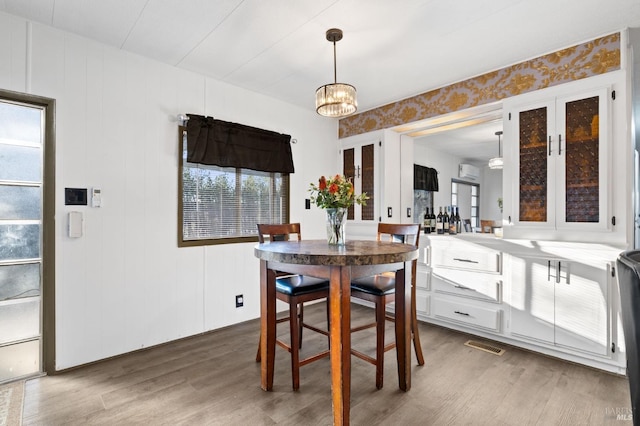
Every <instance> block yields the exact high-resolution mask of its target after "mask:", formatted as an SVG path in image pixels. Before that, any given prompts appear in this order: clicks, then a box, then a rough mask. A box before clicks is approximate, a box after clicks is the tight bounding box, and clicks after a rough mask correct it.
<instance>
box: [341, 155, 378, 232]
mask: <svg viewBox="0 0 640 426" xmlns="http://www.w3.org/2000/svg"><path fill="white" fill-rule="evenodd" d="M376 147H377V145H376V144H375V143H365V144H362V145H358V146H355V147H352V148H345V149H343V150H342V173H343V174H344V176H345V177H346V178H348V179H351V181H352V182H353V185H354V187H355V191H356V194H361V193H363V192H365V193H366V194H367V196H368V197H369V199H368V200H367V205H366V206H360V205H357V204H356V205H353V206H351V207H349V211H348V216H347V219H348V220H363V221H373V220H376V218H375V209H374V207H375V204H376V193H375V192H376V191H375V173H376V163H375V161H376V157H377V149H376Z"/></svg>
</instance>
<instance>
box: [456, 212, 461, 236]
mask: <svg viewBox="0 0 640 426" xmlns="http://www.w3.org/2000/svg"><path fill="white" fill-rule="evenodd" d="M456 230H457V231H458V234H459V233H461V232H462V220H460V212H459V210H458V207H456Z"/></svg>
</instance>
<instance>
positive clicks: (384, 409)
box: [23, 304, 631, 426]
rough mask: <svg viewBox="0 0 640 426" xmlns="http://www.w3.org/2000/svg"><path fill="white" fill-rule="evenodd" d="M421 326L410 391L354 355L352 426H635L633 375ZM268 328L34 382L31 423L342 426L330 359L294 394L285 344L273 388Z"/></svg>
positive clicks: (307, 341) (313, 313) (310, 314)
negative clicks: (261, 339)
mask: <svg viewBox="0 0 640 426" xmlns="http://www.w3.org/2000/svg"><path fill="white" fill-rule="evenodd" d="M324 306H325V305H324V304H318V305H314V306H310V307H308V308H307V309H306V312H305V313H306V317H307V319H311V320H313V322H314V323H316V324H318V325H324V324H323V322H324V318H325V316H324ZM353 311H354V313H353V321H352V323H353V324H358V323H362V320H363V319H365V316H366V319H372V318H373V311H372V310H370V309H368V308H364V307H362V306H356V305H354V307H353ZM390 327H391V326H390ZM390 327H389V330H390V331H391V328H390ZM420 327H421V328H420V334H421V338H422V344H423V348H424V354H425V359H426V364H425V365H424V366H422V367H417V366H416V367H414V368H413V372H412V389H411V390H410V391H409V392H407V393H404V392H401V391H400V390H399V389H398V381H397V373H396V361H395V352H393V351H390V352H387V355H386V358H385V362H386V365H385V373H384V374H385V376H384V377H385V385H384V388H383V389H381V390H376V387H375V371H374V367H373V366H372V365H370V364H367V363H365V362H363V361H361V360H359V359H357V358H352V391H351V422H352V424H353V425H366V426H373V425H465V424H469V425H528V424H531V425H603V424H615V425H621V424H631V422H630V421H627V422H621V421H620V420H616V413H617V412H621V411H622V412H623V413H624V412H625V410H628V409H629V407H630V401H629V388H628V383H627V380H626V378H624V377H620V376H616V375H612V374H609V373H604V372H600V371H598V370H593V369H590V368H586V367H582V366H579V365H574V364H570V363H567V362H563V361H560V360H556V359H553V358H548V357H544V356H541V355H537V354H534V353H531V352H527V351H523V350H520V349H516V348H512V347H507V346H505V345H502V347H504V348H506V353H505V354H504V355H502V356H496V355H494V354H490V353H486V352H483V351H480V350H478V349H473V348H469V347H467V346H464V342H466V341H467V340H468V339H469V336H467V335H465V334H461V333H457V332H453V331H450V330H447V329H444V328H439V327H435V326H431V325H428V324H423V323H421V325H420ZM287 330H288V326H287V325H286V324H282V325H280V326H279V333H280V334H282V335H285V336H286V335H287V334H288V331H287ZM372 333H373V330H367V331H363V332H359V333H357V335H354V337H353V344H354V346H357V347H358V348H360V349H363V350H366V351H368V352H371V353H372V352H373V343H374V342H373V339H372V338H373V334H372ZM258 334H259V323H258V321H257V320H256V321H251V322H248V323H243V324H239V325H235V326H232V327H229V328H227V329H224V330H219V331H215V332H212V333H208V334H206V335H202V336H197V337H194V338H189V339H185V340H182V341H179V342H174V343H171V344H167V345H163V346H160V347H156V348H152V349H149V350H145V351H141V352H137V353H134V354H130V355H126V356H122V357H118V358H115V359H112V360H108V361H104V362H100V363H97V364H94V365H90V366H86V367H82V368H79V369H76V370H73V371H70V372H67V373H63V374H59V375H56V376H48V377H41V378H37V379H32V380H29V381H27V384H26V391H25V405H24V415H23V424H25V425H127V424H132V425H136V424H145V425H165V424H166V425H204V424H206V425H247V426H248V425H273V424H278V425H329V424H331V422H332V418H331V399H330V384H329V379H330V375H329V360H328V359H326V358H325V359H323V360H320V361H318V362H315V363H312V364H309V365H307V366H305V367H302V369H301V385H300V391H299V392H293V391H292V390H291V371H290V364H289V361H290V358H289V355H288V353H287V352H285V351H284V350H282V349H280V348H276V371H275V380H274V390H273V392H264V391H262V390H261V389H260V364H258V363H256V362H255V361H254V357H255V352H256V344H257V341H258ZM390 334H391V333H390ZM388 337H389V338H392V337H393V335H392V334H391V335H389V336H388ZM476 340H477V339H476ZM323 346H326V337H323V336H321V335H318V334H315V333H313V332H310V331H308V330H305V336H304V347H303V349H304V351H303V352H305V353H311V352H313V351H314V350H316V349H319V348H321V347H323ZM414 360H415V354H414ZM414 365H415V363H414ZM627 413H628V411H627Z"/></svg>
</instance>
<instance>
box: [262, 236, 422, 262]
mask: <svg viewBox="0 0 640 426" xmlns="http://www.w3.org/2000/svg"><path fill="white" fill-rule="evenodd" d="M254 254H255V256H256V257H257V258H259V259H261V260H267V261H272V262H281V263H292V264H298V265H337V266H345V265H379V264H387V263H397V262H408V261H410V260H413V259H417V257H418V247H416V246H412V245H410V244H401V243H394V242H390V241H364V240H362V241H361V240H354V241H349V240H347V241H346V243H345V245H344V246H336V245H329V244H328V243H327V240H302V241H274V242H270V243H264V244H258V245H257V246H256V247H255V249H254Z"/></svg>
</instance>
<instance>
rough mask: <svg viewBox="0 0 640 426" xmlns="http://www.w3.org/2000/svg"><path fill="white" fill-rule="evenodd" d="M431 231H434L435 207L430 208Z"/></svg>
mask: <svg viewBox="0 0 640 426" xmlns="http://www.w3.org/2000/svg"><path fill="white" fill-rule="evenodd" d="M431 232H433V233H434V234H435V233H436V208H435V207H434V208H432V209H431Z"/></svg>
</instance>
